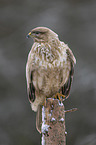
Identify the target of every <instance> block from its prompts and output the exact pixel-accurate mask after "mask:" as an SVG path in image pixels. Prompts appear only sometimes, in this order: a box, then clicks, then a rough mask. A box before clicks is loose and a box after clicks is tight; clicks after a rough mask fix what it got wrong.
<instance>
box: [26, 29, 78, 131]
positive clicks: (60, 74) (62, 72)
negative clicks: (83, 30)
mask: <svg viewBox="0 0 96 145" xmlns="http://www.w3.org/2000/svg"><path fill="white" fill-rule="evenodd" d="M28 37H32V38H33V40H34V44H33V46H32V48H31V50H30V53H29V55H28V61H27V64H26V79H27V90H28V97H29V101H30V103H31V107H32V110H34V111H35V112H36V111H38V112H37V114H38V115H37V123H36V124H37V129H38V130H39V131H40V127H39V125H40V121H39V119H40V118H41V117H40V116H41V111H40V110H41V109H40V107H41V105H42V104H43V103H44V100H45V98H46V97H54V96H55V94H56V93H58V92H62V94H63V95H65V96H66V97H68V96H69V92H70V87H71V84H72V79H73V73H74V63H76V59H75V57H74V55H73V53H72V51H71V50H70V49H69V47H68V46H67V45H66V44H65V43H64V42H61V41H60V40H59V38H58V35H57V34H56V33H55V32H53V31H52V30H50V29H49V28H46V27H37V28H35V29H33V30H32V31H31V32H30V33H29V34H28ZM38 108H39V109H38Z"/></svg>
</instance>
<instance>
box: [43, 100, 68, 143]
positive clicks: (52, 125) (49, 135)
mask: <svg viewBox="0 0 96 145" xmlns="http://www.w3.org/2000/svg"><path fill="white" fill-rule="evenodd" d="M41 130H42V145H66V132H65V111H64V105H63V103H60V102H59V100H57V99H52V98H49V99H47V102H46V106H45V107H44V106H43V107H42V128H41Z"/></svg>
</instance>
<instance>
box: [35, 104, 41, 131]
mask: <svg viewBox="0 0 96 145" xmlns="http://www.w3.org/2000/svg"><path fill="white" fill-rule="evenodd" d="M41 126H42V105H39V106H38V110H37V114H36V128H37V130H38V132H39V133H41Z"/></svg>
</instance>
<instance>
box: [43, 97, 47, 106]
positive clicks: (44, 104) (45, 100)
mask: <svg viewBox="0 0 96 145" xmlns="http://www.w3.org/2000/svg"><path fill="white" fill-rule="evenodd" d="M46 102H47V97H45V99H44V102H43V103H42V106H46Z"/></svg>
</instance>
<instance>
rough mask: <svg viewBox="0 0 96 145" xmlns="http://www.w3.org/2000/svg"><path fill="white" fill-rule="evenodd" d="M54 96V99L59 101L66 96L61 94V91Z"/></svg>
mask: <svg viewBox="0 0 96 145" xmlns="http://www.w3.org/2000/svg"><path fill="white" fill-rule="evenodd" d="M54 98H55V99H59V101H62V100H64V99H66V96H65V95H63V94H61V93H56V95H55V97H54Z"/></svg>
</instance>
